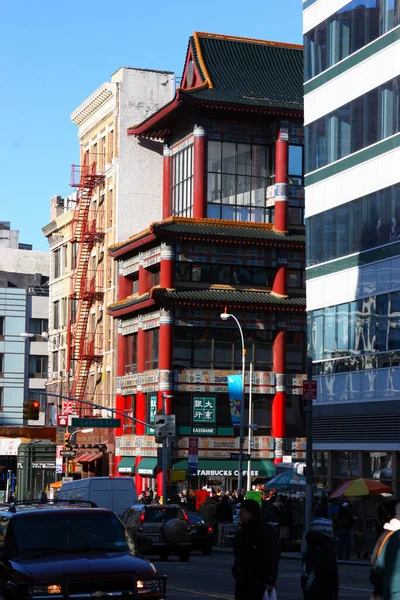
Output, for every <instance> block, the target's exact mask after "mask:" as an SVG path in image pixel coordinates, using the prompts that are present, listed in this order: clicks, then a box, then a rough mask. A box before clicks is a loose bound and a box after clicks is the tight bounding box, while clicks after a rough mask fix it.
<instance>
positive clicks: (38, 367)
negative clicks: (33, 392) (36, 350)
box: [28, 356, 48, 379]
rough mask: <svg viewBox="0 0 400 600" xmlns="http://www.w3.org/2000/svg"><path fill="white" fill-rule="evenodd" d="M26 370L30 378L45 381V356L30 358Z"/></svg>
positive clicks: (46, 370) (46, 364) (46, 369)
mask: <svg viewBox="0 0 400 600" xmlns="http://www.w3.org/2000/svg"><path fill="white" fill-rule="evenodd" d="M28 370H29V377H30V378H40V379H47V374H48V359H47V356H30V357H29V367H28Z"/></svg>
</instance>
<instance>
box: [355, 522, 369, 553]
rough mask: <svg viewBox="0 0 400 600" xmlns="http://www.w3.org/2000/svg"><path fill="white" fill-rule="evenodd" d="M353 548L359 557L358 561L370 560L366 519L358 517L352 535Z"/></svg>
mask: <svg viewBox="0 0 400 600" xmlns="http://www.w3.org/2000/svg"><path fill="white" fill-rule="evenodd" d="M352 538H353V539H352V542H353V547H354V550H355V553H356V556H357V559H360V558H361V556H362V557H363V558H368V552H367V546H366V542H367V537H366V535H365V527H364V519H363V518H362V517H357V518H356V520H355V523H354V531H353V534H352Z"/></svg>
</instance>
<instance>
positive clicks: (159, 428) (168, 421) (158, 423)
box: [154, 415, 176, 439]
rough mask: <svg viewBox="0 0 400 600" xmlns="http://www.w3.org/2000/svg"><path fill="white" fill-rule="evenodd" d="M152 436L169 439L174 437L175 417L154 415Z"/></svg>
mask: <svg viewBox="0 0 400 600" xmlns="http://www.w3.org/2000/svg"><path fill="white" fill-rule="evenodd" d="M154 435H155V437H156V438H164V439H165V438H169V437H175V435H176V418H175V415H154Z"/></svg>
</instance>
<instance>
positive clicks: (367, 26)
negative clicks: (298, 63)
mask: <svg viewBox="0 0 400 600" xmlns="http://www.w3.org/2000/svg"><path fill="white" fill-rule="evenodd" d="M399 13H400V2H399V0H352V1H351V2H349V3H348V4H346V5H345V6H344V7H343V8H341V9H340V10H339V11H338V12H336V13H335V14H333V15H332V16H330V17H329V18H328V19H326V20H325V21H324V22H322V23H319V24H318V25H317V26H316V27H314V29H311V31H308V32H307V33H306V34H305V36H304V61H305V65H304V73H305V80H306V81H308V80H309V79H311V78H313V77H315V76H316V75H319V73H322V71H325V70H326V69H328V68H329V67H331V66H332V65H334V64H336V63H337V62H339V61H340V60H343V59H344V58H346V57H347V56H349V55H350V54H353V53H354V52H356V51H357V50H359V49H360V48H363V47H364V46H366V45H367V44H369V43H370V42H372V41H373V40H375V39H377V38H378V37H379V36H380V35H382V34H384V33H386V32H387V31H390V30H391V29H393V28H394V27H396V26H397V25H398V24H399V23H400V19H399Z"/></svg>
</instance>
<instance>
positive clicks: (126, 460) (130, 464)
mask: <svg viewBox="0 0 400 600" xmlns="http://www.w3.org/2000/svg"><path fill="white" fill-rule="evenodd" d="M135 462H136V458H135V457H134V456H124V457H123V458H122V460H121V462H120V463H119V464H118V467H117V471H118V473H130V474H133V473H134V472H135Z"/></svg>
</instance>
